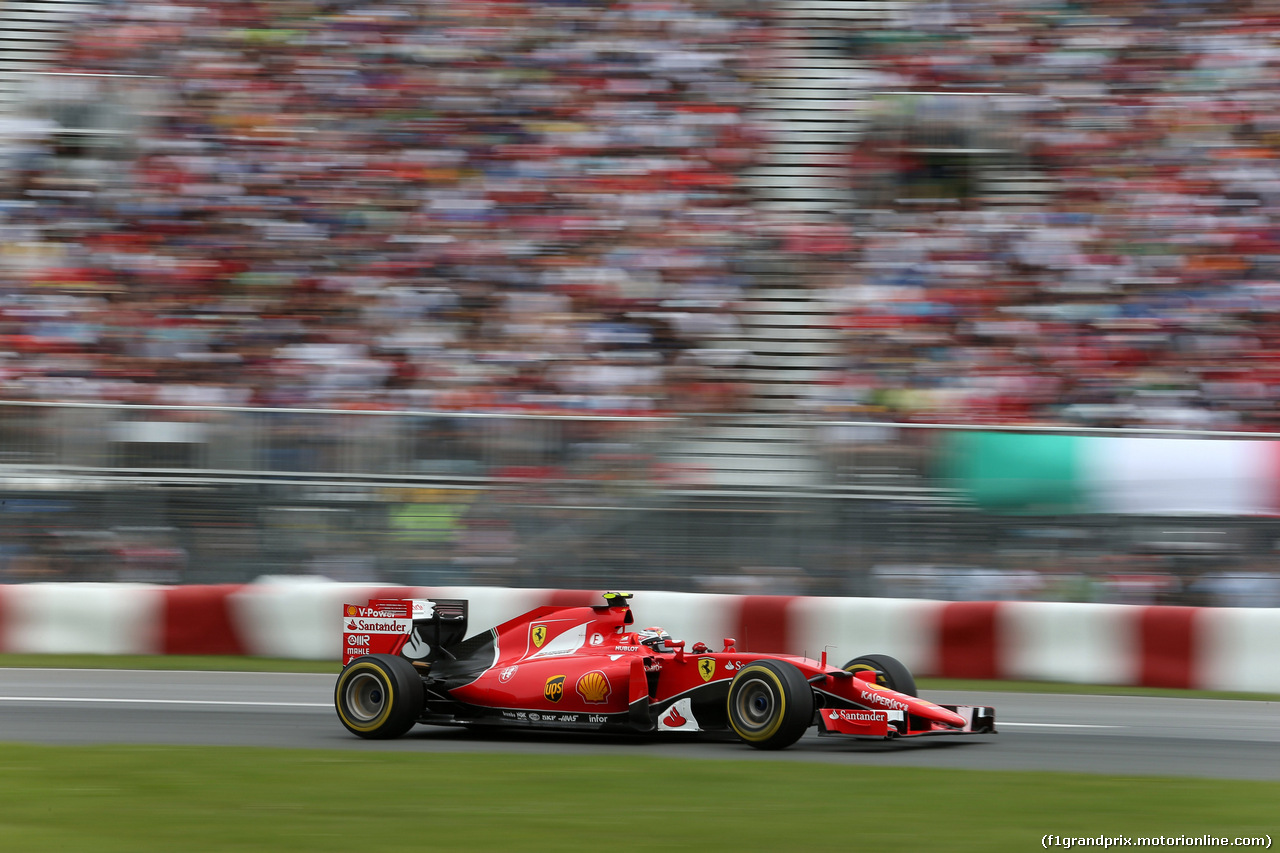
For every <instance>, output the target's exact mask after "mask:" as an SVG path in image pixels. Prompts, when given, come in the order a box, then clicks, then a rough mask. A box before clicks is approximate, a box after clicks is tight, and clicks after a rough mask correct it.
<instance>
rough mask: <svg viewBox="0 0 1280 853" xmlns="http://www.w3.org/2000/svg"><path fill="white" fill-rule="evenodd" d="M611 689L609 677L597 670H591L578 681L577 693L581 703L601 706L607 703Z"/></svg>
mask: <svg viewBox="0 0 1280 853" xmlns="http://www.w3.org/2000/svg"><path fill="white" fill-rule="evenodd" d="M612 690H613V687H612V685H610V684H609V677H608V676H606V675H605V674H604V673H603V672H601V671H600V670H598V669H593V670H591V671H590V672H588V673H587V674H586V675H584V676H582V677H581V678H579V679H578V686H577V691H578V695H579V696H581V697H582V701H583V702H586V703H588V704H591V705H602V704H604V703H605V702H607V701H609V693H610V692H612Z"/></svg>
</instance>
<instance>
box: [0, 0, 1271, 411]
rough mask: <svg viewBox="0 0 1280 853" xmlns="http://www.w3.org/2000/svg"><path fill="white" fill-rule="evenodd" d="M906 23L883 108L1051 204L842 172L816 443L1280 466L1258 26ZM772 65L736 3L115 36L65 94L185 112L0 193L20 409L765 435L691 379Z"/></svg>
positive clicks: (744, 247)
mask: <svg viewBox="0 0 1280 853" xmlns="http://www.w3.org/2000/svg"><path fill="white" fill-rule="evenodd" d="M901 6H902V8H904V9H906V10H907V11H898V12H893V11H887V12H885V13H884V14H883V15H879V16H868V17H867V18H864V19H862V20H861V21H851V22H848V24H847V38H846V44H847V50H848V52H849V54H850V56H852V57H854V58H855V59H856V60H857V61H858V62H859V63H860V64H861V65H862V67H864V68H866V69H869V70H871V71H873V72H874V74H875V75H877V76H876V78H875V80H876V82H875V84H874V85H875V86H876V87H878V88H880V89H884V90H893V91H898V92H912V91H917V92H933V93H938V92H941V93H948V92H951V93H958V92H988V93H991V92H994V93H997V94H1002V95H1007V96H1010V97H1011V98H1015V99H1016V100H1017V103H1018V105H1019V106H1018V119H1017V121H1018V124H1017V126H1016V127H1014V128H1013V130H1014V131H1015V132H1016V134H1017V136H1018V138H1019V140H1020V143H1021V144H1020V150H1022V151H1024V152H1025V153H1026V155H1027V156H1028V157H1029V158H1030V162H1031V163H1032V165H1033V166H1034V168H1035V169H1037V170H1038V171H1039V172H1040V173H1041V174H1042V175H1044V176H1045V177H1046V179H1047V181H1048V182H1049V184H1050V185H1051V186H1053V187H1054V188H1055V190H1054V191H1053V192H1051V193H1048V194H1046V195H1044V196H1043V197H1040V198H1037V199H1036V200H1035V202H1034V203H1029V202H1027V201H1026V200H1023V201H1021V202H1020V203H1016V204H1006V203H1001V202H1000V200H997V199H992V198H991V197H990V196H989V195H988V194H983V192H982V191H981V188H980V187H979V188H977V189H974V190H972V192H971V193H970V194H968V195H967V196H966V195H965V192H964V191H961V192H958V193H957V192H955V191H950V190H949V191H945V192H943V193H941V194H940V195H943V196H945V195H946V194H947V192H951V194H952V197H950V198H939V199H937V200H936V201H937V202H938V203H936V204H919V203H917V204H912V205H903V204H894V203H892V200H890V201H889V202H886V203H884V204H883V205H882V206H881V207H878V208H875V209H869V208H868V204H869V203H870V202H868V197H869V195H870V194H866V193H864V194H863V197H861V198H859V195H858V193H859V188H860V186H861V185H862V184H865V183H867V182H870V181H873V180H878V179H881V178H883V176H884V175H885V174H893V175H897V176H898V177H899V179H900V180H899V182H898V185H899V186H907V187H911V186H917V185H918V184H919V183H920V182H922V181H924V182H928V181H929V180H930V178H931V175H934V173H935V172H936V171H937V166H936V164H933V163H930V162H928V160H927V158H925V157H922V156H921V155H919V154H913V153H911V152H904V151H901V150H886V149H885V148H884V147H883V146H877V145H873V144H866V145H863V146H855V147H854V148H853V149H852V150H850V151H849V154H848V166H849V175H850V178H849V182H850V187H849V189H850V197H851V203H850V205H849V207H850V209H852V210H856V211H858V214H859V215H858V216H856V217H851V218H850V219H849V220H848V221H847V222H845V223H843V225H844V226H846V227H847V229H848V235H849V238H850V239H847V240H836V241H826V242H822V241H815V242H814V243H813V244H812V245H811V246H810V249H811V257H809V258H808V259H807V263H805V264H798V265H797V271H798V272H799V273H800V280H799V281H794V280H793V281H791V282H790V283H791V284H801V285H807V286H809V287H812V288H820V289H822V291H823V292H824V294H825V295H827V296H829V297H830V298H832V299H834V300H835V301H836V302H837V303H838V304H839V305H841V306H842V307H841V311H840V312H839V314H838V315H837V316H836V317H835V318H834V319H833V323H834V324H835V326H836V327H837V328H839V329H840V330H842V331H841V348H842V353H841V355H842V358H841V359H840V361H839V363H838V365H837V366H834V367H832V368H830V369H829V370H828V371H827V372H826V373H825V375H824V382H823V386H822V388H823V390H822V392H821V393H819V394H816V395H809V397H808V398H807V399H805V400H802V401H800V405H801V406H802V408H801V410H802V411H809V412H810V413H813V414H823V415H829V414H836V413H841V414H842V413H850V412H852V413H855V414H858V413H861V414H867V413H872V412H873V413H878V414H887V415H888V416H890V417H892V418H898V419H912V420H920V421H945V422H957V421H959V422H964V421H979V422H984V421H1001V422H1038V423H1064V424H1085V425H1109V426H1115V425H1177V426H1194V427H1207V428H1248V429H1260V430H1269V429H1271V422H1272V420H1273V419H1274V417H1275V416H1274V414H1273V412H1274V405H1273V403H1274V400H1275V397H1276V394H1277V387H1278V385H1277V373H1276V367H1275V365H1274V363H1273V361H1274V356H1273V353H1274V351H1275V350H1276V347H1275V343H1276V340H1275V335H1276V331H1275V329H1276V327H1275V324H1274V322H1273V317H1274V312H1275V311H1276V310H1277V306H1278V305H1280V301H1278V300H1280V284H1277V283H1276V282H1275V281H1274V278H1275V276H1274V269H1273V268H1274V264H1275V257H1276V255H1277V254H1278V253H1280V250H1278V248H1277V235H1276V231H1275V227H1274V223H1273V211H1274V206H1275V203H1276V191H1277V187H1280V183H1278V179H1280V172H1277V168H1276V150H1275V144H1276V132H1277V128H1276V127H1275V124H1276V120H1275V118H1274V113H1275V109H1274V106H1275V105H1274V101H1275V100H1276V97H1277V96H1276V95H1275V94H1274V92H1272V91H1271V89H1272V88H1273V86H1272V83H1273V82H1274V80H1275V77H1276V75H1277V74H1280V69H1278V68H1277V56H1276V48H1275V47H1274V45H1273V41H1274V34H1275V28H1276V27H1277V26H1280V24H1277V22H1276V20H1275V19H1274V16H1271V15H1269V14H1268V12H1267V7H1266V4H1248V3H1246V4H1231V5H1230V6H1229V7H1223V6H1219V5H1215V4H1204V3H1195V2H1190V3H1183V2H1168V3H1157V4H1149V3H1144V4H1123V3H1121V4H1117V3H1114V2H1107V3H1060V2H1032V3H1024V2H1019V3H1002V2H969V3H947V2H939V3H923V2H921V3H910V4H901ZM891 7H892V4H887V5H886V8H891ZM779 30H780V27H779V24H778V22H777V21H776V20H775V19H774V18H773V17H771V15H770V12H769V11H768V10H767V9H766V8H765V5H764V4H757V3H746V2H720V1H719V0H700V1H699V2H691V1H690V0H680V1H679V2H676V0H670V1H668V0H662V2H657V0H635V2H608V3H605V2H562V3H541V2H539V3H530V2H472V0H466V1H465V2H464V0H453V2H438V3H430V4H421V3H395V2H382V3H339V2H225V3H210V2H204V0H201V2H157V3H146V4H139V3H131V2H106V3H101V4H98V5H97V6H95V7H94V8H93V11H91V12H90V13H89V14H88V15H85V16H83V17H82V18H80V19H79V20H77V21H76V22H75V25H74V29H73V31H72V32H71V34H70V37H69V39H68V41H67V44H66V48H65V51H64V54H63V57H62V60H61V62H60V64H59V65H60V70H62V71H67V72H89V73H105V74H127V75H141V76H146V77H154V78H159V79H161V80H164V81H166V85H165V86H164V91H163V95H164V97H163V98H160V99H157V100H156V101H155V102H154V103H153V104H152V105H151V108H150V110H149V112H148V114H146V115H145V116H144V118H145V119H146V121H145V122H144V123H143V124H142V126H141V127H140V128H139V132H140V133H141V138H139V139H138V140H137V144H136V146H135V147H134V149H133V150H134V152H135V154H134V156H130V157H128V158H127V159H124V160H122V161H120V162H118V163H116V164H115V166H114V167H112V168H110V169H107V170H97V171H95V172H92V173H87V174H86V173H84V172H82V171H76V170H73V169H68V168H66V166H65V163H63V162H61V158H60V157H59V156H58V153H57V151H56V146H55V145H54V140H45V141H44V142H43V143H40V142H37V143H36V144H33V145H30V146H27V147H26V148H25V149H24V151H23V153H22V155H21V157H20V158H19V168H16V169H14V170H11V171H10V173H9V174H8V175H7V178H6V182H5V184H6V185H5V197H6V201H5V203H4V207H3V211H4V212H3V219H4V229H5V232H6V236H7V239H6V243H7V248H6V252H5V254H6V258H5V264H4V267H3V276H4V280H5V288H4V294H3V324H4V329H3V343H4V349H5V350H6V351H8V352H10V353H12V355H10V356H9V357H8V358H7V359H6V363H5V365H4V369H3V373H2V376H3V379H2V381H3V386H2V390H3V393H4V395H5V396H6V397H8V398H11V399H14V398H34V399H60V400H84V399H90V400H105V401H124V402H161V403H194V404H215V405H216V404H248V405H258V404H263V405H287V406H294V405H306V406H358V407H379V406H380V407H395V408H437V409H439V408H446V409H447V408H466V409H470V410H486V409H509V408H513V407H514V408H522V409H536V410H578V411H581V410H589V411H601V410H606V411H614V412H632V413H639V412H652V411H697V410H712V411H725V410H730V411H732V410H735V409H739V408H743V407H746V406H749V402H748V400H747V398H749V396H750V389H749V388H746V389H744V388H743V387H741V386H739V385H737V384H736V383H734V382H731V381H725V380H726V378H728V377H731V376H732V373H731V371H728V370H724V369H719V368H720V367H721V366H722V365H717V363H716V360H715V359H714V358H707V357H706V353H707V352H708V351H709V350H712V351H714V350H715V349H716V347H718V346H719V342H721V341H723V340H724V339H725V338H726V336H728V337H732V335H733V334H734V332H735V330H736V320H735V317H734V307H735V303H737V302H738V301H739V300H741V299H743V298H744V297H745V295H746V294H747V293H748V292H749V291H750V289H751V288H752V287H753V286H754V285H757V284H758V283H759V282H757V281H754V280H753V279H752V277H751V274H750V272H749V271H747V270H744V269H743V267H742V265H741V263H739V261H740V259H741V258H743V257H744V256H747V255H748V254H749V253H750V251H751V250H752V249H753V248H760V247H761V244H762V241H766V240H768V239H769V238H768V235H769V234H770V231H769V226H770V224H771V223H769V222H768V221H767V219H768V217H767V216H765V215H764V214H762V213H761V211H759V210H757V209H756V208H755V206H754V205H753V196H752V193H751V191H750V187H749V186H747V185H746V184H745V183H744V181H743V180H742V173H743V170H744V169H745V168H746V167H748V166H750V165H751V164H752V163H753V162H755V161H756V160H757V159H758V158H759V156H760V153H761V150H762V146H764V145H765V144H766V143H767V137H768V132H767V128H766V127H764V126H762V124H761V123H760V122H758V121H756V120H754V118H753V115H752V111H751V107H752V104H753V91H754V88H755V87H757V86H759V85H761V84H762V83H763V82H767V80H768V76H769V74H770V69H771V67H772V66H771V61H770V58H771V50H772V45H774V44H775V43H776V40H777V38H778V37H779ZM863 85H864V86H865V85H866V84H863ZM1010 102H1011V103H1012V101H1010ZM944 178H945V176H944ZM944 202H945V203H944ZM824 224H825V225H830V224H831V223H824ZM709 341H711V342H712V343H710V344H709ZM722 362H723V359H722ZM229 367H233V368H234V369H228V368H229Z"/></svg>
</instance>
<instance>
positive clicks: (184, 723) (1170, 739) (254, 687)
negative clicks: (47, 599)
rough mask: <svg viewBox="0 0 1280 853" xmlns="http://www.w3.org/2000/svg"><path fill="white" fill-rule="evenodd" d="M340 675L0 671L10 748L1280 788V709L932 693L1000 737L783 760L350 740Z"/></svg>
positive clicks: (577, 741)
mask: <svg viewBox="0 0 1280 853" xmlns="http://www.w3.org/2000/svg"><path fill="white" fill-rule="evenodd" d="M333 682H334V676H329V675H304V674H282V673H240V672H149V671H126V670H66V669H0V741H7V742H23V743H42V744H187V745H190V744H205V745H215V746H227V745H238V746H259V747H267V746H270V747H286V748H307V749H310V748H320V749H349V750H360V751H365V752H370V751H380V750H393V751H396V752H428V753H429V752H490V753H512V752H518V753H557V754H579V755H591V754H614V755H622V754H626V755H663V756H672V757H685V758H695V759H710V760H735V759H752V760H764V761H814V762H829V763H837V764H853V765H874V766H897V767H949V768H967V769H975V770H1061V771H1069V772H1081V773H1106V774H1119V775H1137V776H1142V775H1146V776H1195V777H1207V778H1219V779H1264V780H1280V702H1253V701H1227V700H1219V699H1172V698H1152V697H1121V696H1081V695H1047V694H1029V693H974V692H958V691H925V692H924V693H923V695H924V696H925V698H928V699H932V700H934V701H937V702H957V703H961V704H971V705H993V706H995V708H996V727H997V728H998V729H999V730H1000V734H998V735H976V736H968V737H956V738H942V737H939V738H929V739H920V740H915V741H898V742H894V743H882V742H866V741H852V740H840V739H835V738H824V739H821V740H819V739H818V738H817V737H816V736H815V735H812V734H810V735H807V736H806V737H805V738H803V739H802V740H801V741H800V742H799V743H798V744H796V745H795V746H794V747H792V748H790V749H787V750H783V751H781V752H761V751H759V750H754V749H751V748H750V747H747V746H745V745H743V744H740V743H738V742H737V741H735V740H733V739H732V738H728V737H723V736H687V735H686V736H678V735H667V736H652V737H646V738H638V737H618V736H599V735H566V734H556V733H544V732H517V733H489V732H470V731H466V730H462V729H450V728H429V727H425V726H418V727H416V728H415V729H413V731H411V732H410V733H409V734H408V735H406V736H405V737H403V738H401V739H399V740H395V741H367V740H362V739H360V738H356V737H353V736H351V735H350V734H348V733H347V731H346V730H345V729H343V728H342V726H341V725H340V724H339V722H338V720H337V717H336V715H335V714H334V711H333V704H332V701H333V700H332V690H333Z"/></svg>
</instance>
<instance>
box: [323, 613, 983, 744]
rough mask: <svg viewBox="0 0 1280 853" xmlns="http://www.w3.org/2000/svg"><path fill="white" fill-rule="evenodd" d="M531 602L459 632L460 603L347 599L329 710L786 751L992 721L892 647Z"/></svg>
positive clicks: (357, 719)
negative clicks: (657, 625)
mask: <svg viewBox="0 0 1280 853" xmlns="http://www.w3.org/2000/svg"><path fill="white" fill-rule="evenodd" d="M630 598H631V596H630V595H629V594H624V593H606V594H605V596H604V599H605V600H604V604H602V605H598V606H589V605H588V606H581V607H539V608H537V609H535V610H531V611H529V612H528V613H526V614H524V615H523V616H519V617H517V618H515V619H512V620H510V621H508V622H504V623H503V624H501V625H499V626H497V627H496V628H492V629H490V630H488V631H485V632H484V633H481V634H476V635H475V636H473V637H470V638H467V637H466V632H467V602H466V601H462V600H434V601H432V600H425V599H373V600H370V601H369V602H368V603H367V604H363V605H355V604H347V605H344V606H343V658H342V664H343V667H342V672H341V674H340V675H339V676H338V681H337V685H336V686H335V688H334V704H335V705H336V706H337V711H338V718H339V719H340V720H341V721H342V724H343V725H344V726H346V727H347V729H349V730H350V731H351V732H353V733H354V734H357V735H359V736H360V737H365V738H394V737H399V736H400V735H403V734H404V733H405V732H407V731H408V730H409V729H411V728H412V727H413V726H414V724H415V723H426V724H431V725H444V726H454V725H460V726H475V727H480V726H499V727H510V728H543V729H555V730H567V731H600V732H656V733H668V732H698V731H716V730H719V731H726V730H731V731H732V732H734V733H735V734H736V735H737V736H738V737H739V738H741V739H742V740H744V741H746V742H747V743H748V744H750V745H751V746H754V747H757V748H759V749H782V748H784V747H787V746H790V745H791V744H793V743H795V742H796V741H797V740H798V739H799V738H800V736H801V735H803V734H804V732H805V730H806V729H808V728H809V727H810V726H812V725H814V724H815V723H816V725H817V727H818V734H819V735H839V736H847V737H855V738H876V739H889V738H901V737H919V736H925V735H960V734H988V733H994V732H995V711H994V710H993V709H992V708H989V707H973V706H965V705H935V704H934V703H932V702H928V701H925V700H924V699H920V698H919V697H918V696H917V695H916V686H915V680H914V679H913V678H912V676H911V673H910V672H909V671H908V670H907V668H906V667H905V666H903V665H902V664H901V663H900V662H899V661H897V660H895V659H894V658H891V657H889V656H887V655H865V656H863V657H858V658H854V659H853V660H851V661H849V662H848V663H847V664H845V665H844V667H843V668H841V667H835V666H828V665H827V662H826V657H827V656H826V653H825V652H824V653H823V655H822V660H820V661H815V660H811V659H809V658H805V657H797V656H792V655H780V654H763V653H757V652H747V651H742V652H740V651H738V650H737V649H736V648H734V643H735V641H734V640H733V639H732V638H726V639H725V640H724V647H723V648H722V649H721V650H720V651H711V650H710V649H708V648H707V647H706V646H705V645H704V644H702V643H697V644H695V645H694V646H693V647H692V648H691V649H689V650H688V651H686V650H685V644H684V642H683V641H676V640H673V639H671V637H670V636H669V635H668V634H667V633H666V632H665V631H662V630H660V629H645V630H636V629H635V628H634V627H633V625H634V621H635V619H634V617H633V615H632V612H631V606H630V601H629V599H630Z"/></svg>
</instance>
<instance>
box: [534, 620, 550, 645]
mask: <svg viewBox="0 0 1280 853" xmlns="http://www.w3.org/2000/svg"><path fill="white" fill-rule="evenodd" d="M546 641H547V626H546V625H534V626H533V645H534V646H535V647H536V648H539V649H540V648H542V644H543V643H545V642H546Z"/></svg>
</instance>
